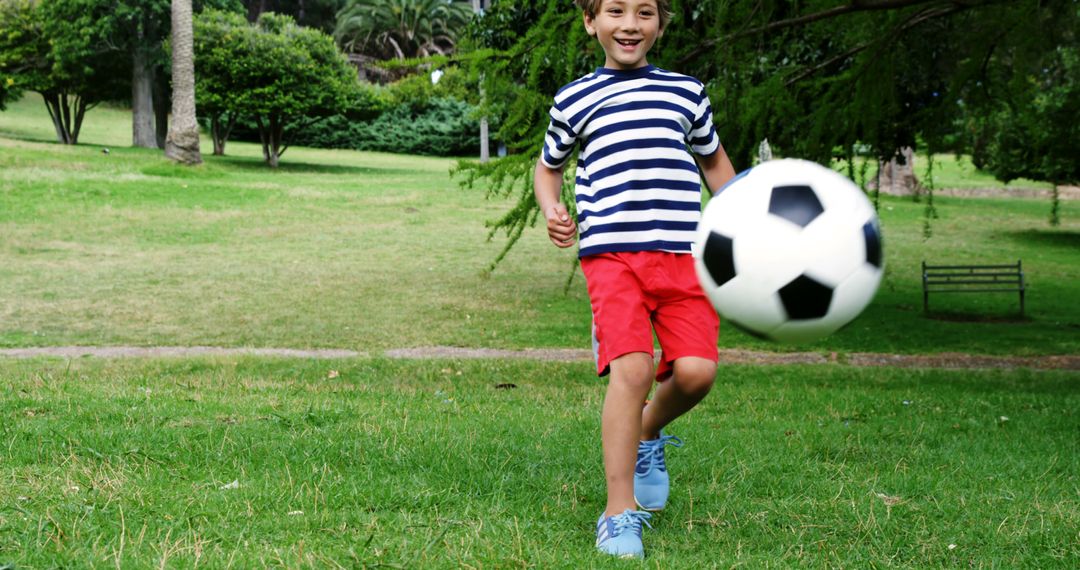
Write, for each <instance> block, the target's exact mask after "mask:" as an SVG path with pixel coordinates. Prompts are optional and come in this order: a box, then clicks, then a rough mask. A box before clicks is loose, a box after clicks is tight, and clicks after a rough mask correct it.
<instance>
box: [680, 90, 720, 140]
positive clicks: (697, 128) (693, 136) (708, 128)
mask: <svg viewBox="0 0 1080 570" xmlns="http://www.w3.org/2000/svg"><path fill="white" fill-rule="evenodd" d="M686 142H687V144H689V145H690V150H692V151H694V153H695V154H698V155H701V156H708V155H710V154H712V153H714V152H716V150H717V149H718V148H720V137H719V136H718V135H717V134H716V128H715V127H713V112H712V105H711V104H710V103H709V95H708V94H707V93H706V92H705V86H704V85H702V86H701V102H700V103H699V104H698V107H697V110H696V111H695V113H694V124H692V125H691V126H690V132H689V133H687V135H686Z"/></svg>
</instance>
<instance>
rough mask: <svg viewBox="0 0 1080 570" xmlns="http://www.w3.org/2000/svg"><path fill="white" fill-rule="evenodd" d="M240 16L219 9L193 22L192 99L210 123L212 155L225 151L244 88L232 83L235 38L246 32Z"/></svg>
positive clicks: (203, 14) (206, 12)
mask: <svg viewBox="0 0 1080 570" xmlns="http://www.w3.org/2000/svg"><path fill="white" fill-rule="evenodd" d="M247 27H248V23H247V21H246V20H245V19H244V18H243V16H241V15H239V14H235V13H230V12H222V11H218V10H207V11H205V12H203V13H202V14H199V16H198V17H196V18H195V22H194V36H195V39H194V54H195V57H196V58H197V59H198V61H199V73H198V74H196V75H195V102H196V105H197V106H198V108H199V110H200V112H201V113H202V115H203V116H204V117H206V119H207V121H208V122H209V123H210V139H211V140H212V141H213V144H214V154H215V155H218V156H221V155H224V154H225V143H226V142H228V140H229V135H230V134H231V133H232V129H233V126H235V125H236V121H237V119H238V118H239V115H238V111H237V109H238V108H239V103H238V99H239V96H240V93H241V92H242V91H243V90H244V86H243V85H237V84H236V83H235V79H236V78H235V76H234V74H233V67H234V66H235V64H236V60H235V57H234V55H233V51H234V50H235V49H236V46H235V39H234V38H235V37H236V36H237V35H240V34H245V33H247V31H246V29H245V28H247Z"/></svg>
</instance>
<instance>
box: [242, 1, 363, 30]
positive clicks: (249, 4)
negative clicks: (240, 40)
mask: <svg viewBox="0 0 1080 570" xmlns="http://www.w3.org/2000/svg"><path fill="white" fill-rule="evenodd" d="M242 4H243V8H244V11H245V12H246V13H247V15H248V20H257V19H258V18H259V16H260V15H261V14H262V13H263V12H274V13H275V14H285V15H288V16H292V17H293V18H294V19H295V20H296V23H297V24H300V25H301V26H307V27H309V28H316V29H318V30H320V31H323V32H326V33H328V34H330V33H333V32H334V26H335V25H336V23H337V18H336V14H337V12H338V10H340V9H341V7H342V6H343V5H344V4H345V0H242Z"/></svg>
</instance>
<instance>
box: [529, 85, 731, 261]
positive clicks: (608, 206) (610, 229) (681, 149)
mask: <svg viewBox="0 0 1080 570" xmlns="http://www.w3.org/2000/svg"><path fill="white" fill-rule="evenodd" d="M550 114H551V123H550V125H549V126H548V131H547V136H546V138H545V140H544V152H543V156H542V157H541V161H542V162H543V163H544V165H546V166H547V167H549V168H552V169H559V168H561V167H562V166H563V165H564V164H566V161H567V159H569V157H570V154H571V153H572V151H573V149H574V146H575V144H577V143H579V142H580V143H581V151H580V152H579V153H578V162H577V173H576V179H577V183H576V190H575V191H576V202H577V211H578V217H577V223H578V229H579V236H578V239H579V247H580V249H579V252H578V255H579V256H581V257H585V256H588V255H595V254H599V253H608V252H619V251H670V252H676V253H690V245H691V244H692V243H693V241H694V237H695V236H694V234H695V230H696V229H697V223H698V220H699V219H700V218H701V175H700V174H699V172H698V168H697V163H695V162H694V158H693V156H691V154H690V151H693V152H694V153H697V154H699V155H709V154H712V153H714V152H716V150H717V149H718V148H719V147H720V140H719V138H718V137H717V135H716V130H715V129H714V128H713V124H712V106H711V105H710V104H709V97H708V95H707V94H706V93H705V87H704V85H702V84H701V82H700V81H698V80H696V79H694V78H693V77H689V76H687V75H681V74H678V73H673V72H670V71H664V70H662V69H659V68H657V67H653V66H651V65H650V66H646V67H642V68H639V69H634V70H629V71H624V70H615V69H607V68H600V69H597V70H596V71H595V72H594V73H591V74H589V75H586V76H585V77H582V78H581V79H578V80H577V81H574V82H572V83H570V84H569V85H566V86H565V87H563V88H562V89H560V90H559V92H558V93H557V94H556V95H555V104H554V105H553V106H552V107H551V111H550ZM688 147H689V148H688Z"/></svg>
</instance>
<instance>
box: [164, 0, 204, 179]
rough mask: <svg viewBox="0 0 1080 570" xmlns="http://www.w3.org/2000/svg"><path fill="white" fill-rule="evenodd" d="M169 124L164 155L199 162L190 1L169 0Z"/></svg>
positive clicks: (186, 162)
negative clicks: (170, 85) (170, 112)
mask: <svg viewBox="0 0 1080 570" xmlns="http://www.w3.org/2000/svg"><path fill="white" fill-rule="evenodd" d="M172 79H173V99H172V123H171V124H170V125H169V135H168V136H167V137H166V138H165V156H167V157H169V158H171V159H173V160H175V161H177V162H182V163H184V164H199V163H201V162H202V154H201V153H200V152H199V124H198V123H197V122H196V121H195V51H194V33H193V31H192V22H191V0H172Z"/></svg>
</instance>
